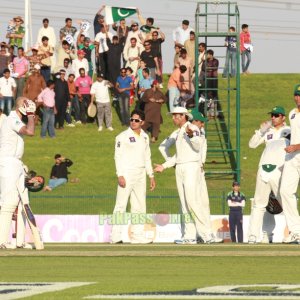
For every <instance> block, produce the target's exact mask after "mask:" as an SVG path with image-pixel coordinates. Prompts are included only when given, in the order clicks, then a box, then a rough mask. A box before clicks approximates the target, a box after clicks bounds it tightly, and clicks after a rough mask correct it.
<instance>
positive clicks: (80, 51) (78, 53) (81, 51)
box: [77, 50, 85, 55]
mask: <svg viewBox="0 0 300 300" xmlns="http://www.w3.org/2000/svg"><path fill="white" fill-rule="evenodd" d="M80 54H83V55H85V52H84V51H83V50H78V51H77V55H80Z"/></svg>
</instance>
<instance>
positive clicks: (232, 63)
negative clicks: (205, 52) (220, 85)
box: [222, 26, 236, 78]
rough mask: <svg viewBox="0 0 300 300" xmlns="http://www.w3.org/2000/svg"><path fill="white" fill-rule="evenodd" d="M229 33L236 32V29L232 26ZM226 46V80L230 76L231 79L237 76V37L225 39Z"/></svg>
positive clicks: (224, 75) (224, 72)
mask: <svg viewBox="0 0 300 300" xmlns="http://www.w3.org/2000/svg"><path fill="white" fill-rule="evenodd" d="M229 32H230V33H232V32H235V27H233V26H230V27H229ZM225 46H226V47H227V49H226V61H225V66H224V70H223V75H222V76H223V77H224V78H226V77H227V76H228V74H230V76H231V77H235V75H236V37H235V36H227V37H226V38H225Z"/></svg>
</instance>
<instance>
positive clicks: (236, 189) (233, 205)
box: [227, 181, 246, 243]
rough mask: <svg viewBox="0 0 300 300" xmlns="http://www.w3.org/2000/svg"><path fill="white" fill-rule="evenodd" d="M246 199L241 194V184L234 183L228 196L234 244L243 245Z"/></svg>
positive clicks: (230, 226) (231, 234) (231, 235)
mask: <svg viewBox="0 0 300 300" xmlns="http://www.w3.org/2000/svg"><path fill="white" fill-rule="evenodd" d="M245 201H246V198H245V196H244V194H243V193H241V192H240V184H239V183H238V182H237V181H234V182H233V184H232V191H231V192H229V193H228V195H227V203H228V206H229V230H230V238H231V241H232V242H233V243H236V235H235V232H236V233H237V242H238V243H243V240H244V236H243V207H245Z"/></svg>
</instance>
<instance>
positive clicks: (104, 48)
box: [95, 31, 113, 53]
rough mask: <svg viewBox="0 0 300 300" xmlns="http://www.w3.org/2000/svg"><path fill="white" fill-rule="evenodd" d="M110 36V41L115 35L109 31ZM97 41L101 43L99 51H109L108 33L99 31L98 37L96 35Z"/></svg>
mask: <svg viewBox="0 0 300 300" xmlns="http://www.w3.org/2000/svg"><path fill="white" fill-rule="evenodd" d="M107 34H108V38H109V39H110V41H111V42H112V37H113V35H112V34H111V33H110V32H108V33H107ZM95 42H98V43H99V51H98V52H99V53H103V52H107V51H108V46H107V42H106V34H105V33H102V32H101V31H100V32H98V33H97V35H96V37H95Z"/></svg>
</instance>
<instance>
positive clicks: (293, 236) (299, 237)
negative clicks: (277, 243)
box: [282, 232, 300, 244]
mask: <svg viewBox="0 0 300 300" xmlns="http://www.w3.org/2000/svg"><path fill="white" fill-rule="evenodd" d="M282 242H283V243H284V244H300V234H299V233H292V232H291V233H290V234H289V236H288V237H287V238H285V239H284V240H283V241H282Z"/></svg>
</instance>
